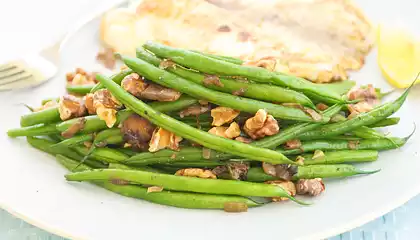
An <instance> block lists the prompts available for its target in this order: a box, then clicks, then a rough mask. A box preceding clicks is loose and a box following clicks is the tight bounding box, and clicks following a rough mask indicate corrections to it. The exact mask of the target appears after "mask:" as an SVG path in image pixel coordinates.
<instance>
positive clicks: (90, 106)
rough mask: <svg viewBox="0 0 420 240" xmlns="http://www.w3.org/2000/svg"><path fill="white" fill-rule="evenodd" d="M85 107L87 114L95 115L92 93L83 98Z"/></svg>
mask: <svg viewBox="0 0 420 240" xmlns="http://www.w3.org/2000/svg"><path fill="white" fill-rule="evenodd" d="M84 100H85V107H86V109H87V111H88V113H89V114H96V109H95V107H94V106H93V93H88V94H86V95H85V96H84Z"/></svg>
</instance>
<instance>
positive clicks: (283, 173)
mask: <svg viewBox="0 0 420 240" xmlns="http://www.w3.org/2000/svg"><path fill="white" fill-rule="evenodd" d="M262 169H263V170H264V172H265V173H266V174H268V175H271V176H274V177H278V178H280V179H283V180H287V181H288V180H291V179H292V177H293V175H294V174H295V172H294V170H293V168H291V167H289V165H287V164H276V165H273V164H271V163H266V162H264V163H263V164H262Z"/></svg>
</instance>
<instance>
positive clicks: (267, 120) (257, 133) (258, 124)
mask: <svg viewBox="0 0 420 240" xmlns="http://www.w3.org/2000/svg"><path fill="white" fill-rule="evenodd" d="M244 131H245V133H246V134H248V135H249V136H250V137H251V138H252V139H260V138H263V137H265V136H271V135H274V134H277V133H278V132H279V125H278V123H277V120H276V119H274V117H273V116H271V115H268V114H267V112H266V111H265V110H263V109H260V110H258V112H257V113H256V114H255V116H254V117H251V118H249V119H247V120H246V122H245V126H244Z"/></svg>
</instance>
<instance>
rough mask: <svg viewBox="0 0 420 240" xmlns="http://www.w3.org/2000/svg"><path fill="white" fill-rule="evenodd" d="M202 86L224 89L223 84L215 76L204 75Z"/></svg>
mask: <svg viewBox="0 0 420 240" xmlns="http://www.w3.org/2000/svg"><path fill="white" fill-rule="evenodd" d="M203 84H204V85H205V86H211V85H214V86H218V87H224V85H223V83H222V82H221V81H220V78H219V76H216V75H208V74H205V75H204V80H203Z"/></svg>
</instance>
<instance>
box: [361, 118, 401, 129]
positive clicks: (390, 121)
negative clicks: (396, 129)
mask: <svg viewBox="0 0 420 240" xmlns="http://www.w3.org/2000/svg"><path fill="white" fill-rule="evenodd" d="M399 122H400V118H399V117H392V118H385V119H383V120H381V121H379V122H377V123H374V124H372V125H369V127H370V128H380V127H388V126H392V125H396V124H398V123H399Z"/></svg>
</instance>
